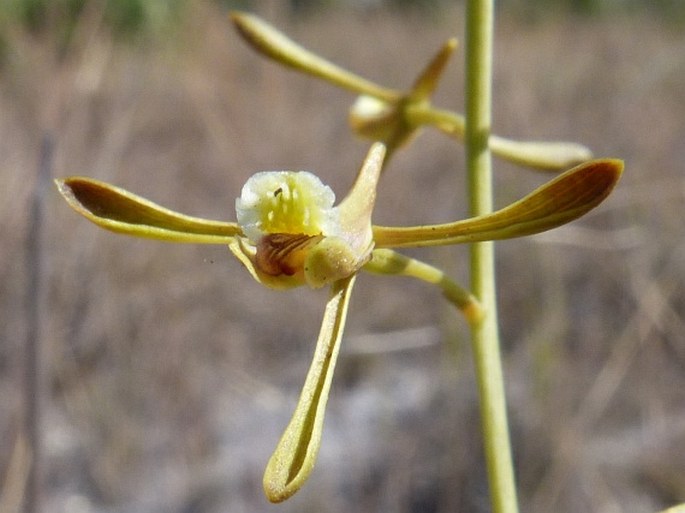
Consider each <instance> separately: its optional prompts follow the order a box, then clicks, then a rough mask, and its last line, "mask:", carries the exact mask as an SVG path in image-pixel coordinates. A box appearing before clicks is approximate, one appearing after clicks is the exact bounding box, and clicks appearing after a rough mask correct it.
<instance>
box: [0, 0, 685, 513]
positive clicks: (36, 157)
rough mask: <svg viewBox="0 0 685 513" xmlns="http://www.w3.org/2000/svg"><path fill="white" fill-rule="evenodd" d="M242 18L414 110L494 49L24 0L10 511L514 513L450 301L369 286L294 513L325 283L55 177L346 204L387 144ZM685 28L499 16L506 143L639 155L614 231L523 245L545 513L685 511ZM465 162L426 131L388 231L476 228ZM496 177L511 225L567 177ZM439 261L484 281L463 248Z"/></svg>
mask: <svg viewBox="0 0 685 513" xmlns="http://www.w3.org/2000/svg"><path fill="white" fill-rule="evenodd" d="M230 8H242V9H249V10H252V11H254V12H256V13H258V14H260V15H262V16H263V17H265V18H266V19H267V20H269V21H271V22H272V23H274V24H276V25H277V26H278V27H280V28H281V29H283V30H284V31H285V32H287V33H288V34H289V35H291V36H292V37H293V38H294V39H296V40H298V41H299V42H301V43H303V44H304V45H305V46H307V47H309V48H311V49H313V50H315V51H317V52H318V53H320V54H322V55H324V56H326V57H328V58H330V59H331V60H333V61H335V62H337V63H339V64H341V65H344V66H346V67H348V68H349V69H352V70H354V71H356V72H359V73H361V74H362V75H364V76H367V77H368V78H370V79H372V80H375V81H377V82H379V83H382V84H385V85H388V86H391V87H396V88H405V87H408V86H409V85H410V84H411V82H412V81H413V79H414V76H415V74H416V73H417V72H418V71H419V70H420V69H421V67H422V66H423V64H424V63H425V61H426V60H427V59H428V58H429V57H430V56H431V55H432V53H433V52H434V51H435V50H436V49H437V48H438V47H439V46H440V45H441V44H442V43H443V41H444V40H446V39H447V38H448V37H451V36H457V37H458V38H459V39H463V32H464V26H463V2H457V3H456V5H455V4H453V3H451V2H447V1H444V2H437V1H429V0H423V1H420V2H408V1H400V0H396V1H390V0H387V1H381V0H376V1H373V0H358V1H353V0H349V1H342V0H340V1H334V0H328V1H319V2H314V1H311V2H305V1H294V0H293V1H291V2H285V1H277V0H272V1H253V2H247V1H245V2H240V3H238V2H228V1H223V2H210V1H199V0H198V1H191V0H167V1H162V0H102V1H95V0H3V2H2V3H0V179H1V182H0V183H1V186H0V240H1V241H2V242H1V247H2V250H1V251H0V284H1V285H0V511H1V512H2V513H13V512H15V511H21V510H22V509H21V508H22V507H24V508H25V511H29V513H34V512H37V511H50V512H52V513H101V512H102V513H104V512H107V513H137V512H140V513H147V512H160V511H163V512H168V513H218V512H229V511H230V512H248V511H249V512H270V511H277V510H278V511H282V512H291V511H300V512H301V511H317V512H342V511H359V512H371V511H387V512H402V513H405V512H406V513H424V512H425V513H433V512H435V513H442V512H455V511H464V512H467V511H468V512H486V511H489V505H488V498H487V484H486V480H485V471H484V463H483V455H482V450H481V437H480V433H479V412H478V402H477V394H476V389H475V385H474V375H473V368H472V360H471V352H470V348H469V341H468V331H467V329H466V326H465V323H464V322H463V320H462V319H461V318H460V317H459V315H457V314H456V313H455V312H454V311H453V310H452V309H451V308H450V307H449V306H448V305H447V304H446V302H445V301H444V300H443V299H442V298H441V296H440V294H439V293H438V292H437V291H436V290H433V289H431V288H430V287H429V286H427V285H424V284H422V283H418V282H413V281H410V280H405V279H401V278H384V277H376V276H371V275H363V276H361V278H360V279H359V280H358V281H357V286H356V290H355V294H354V295H353V299H352V305H351V310H350V313H349V316H348V327H347V330H346V335H345V340H344V341H343V348H342V353H341V357H340V361H339V364H338V368H337V370H336V376H335V379H334V385H333V390H332V394H331V398H330V401H329V407H328V414H327V419H326V426H325V431H324V439H323V446H322V448H321V453H320V457H319V461H318V463H317V466H316V468H315V471H314V473H313V475H312V477H311V479H310V481H309V482H308V483H307V485H306V486H305V487H304V488H303V489H302V490H301V491H300V492H299V493H298V494H297V495H296V496H295V497H293V498H292V499H291V500H289V501H288V502H286V503H285V504H283V505H279V506H274V505H271V504H269V503H268V502H267V501H266V499H265V498H264V496H263V493H262V490H261V476H262V472H263V469H264V466H265V464H266V461H267V459H268V457H269V455H270V453H271V451H272V450H273V448H274V447H275V444H276V442H277V439H278V437H279V436H280V434H281V432H282V430H283V428H284V427H285V425H286V424H287V422H288V420H289V416H290V414H291V413H292V410H293V407H294V405H295V402H296V400H297V396H298V393H299V390H300V387H301V385H302V382H303V377H304V374H305V373H306V369H307V367H308V365H309V362H310V357H311V353H312V351H313V344H314V341H315V339H316V334H317V332H318V328H319V322H320V319H321V315H322V311H323V304H324V301H325V297H326V293H325V291H309V290H305V289H297V290H294V291H289V292H274V291H270V290H267V289H265V288H262V287H261V286H259V285H258V284H256V283H255V282H254V281H253V280H252V279H251V278H250V277H249V276H248V274H247V273H246V272H245V271H244V269H242V268H241V266H240V265H239V264H238V262H237V261H236V260H235V259H234V258H233V257H232V256H231V255H230V254H229V252H228V250H227V249H226V248H224V247H215V246H194V245H173V244H165V243H162V242H154V241H146V240H137V239H133V238H128V237H125V236H120V235H115V234H111V233H108V232H104V231H102V230H100V229H98V228H96V227H95V226H93V225H91V224H90V223H88V222H87V221H85V220H84V219H82V218H80V217H78V216H77V215H76V214H75V213H73V212H72V211H71V210H70V209H69V208H68V207H67V206H66V204H65V203H64V202H63V201H62V200H61V198H59V197H58V195H57V193H56V190H55V188H54V187H53V186H52V184H51V183H50V182H49V180H48V179H47V178H48V177H62V176H68V175H86V176H90V177H95V178H98V179H102V180H106V181H109V182H111V183H114V184H117V185H120V186H123V187H125V188H127V189H129V190H131V191H134V192H136V193H138V194H140V195H142V196H145V197H147V198H150V199H152V200H154V201H156V202H158V203H161V204H163V205H165V206H168V207H170V208H173V209H175V210H179V211H182V212H186V213H189V214H194V215H198V216H203V217H207V218H214V219H226V220H231V219H233V218H234V217H233V216H234V200H235V198H236V197H237V196H238V195H239V192H240V188H241V187H242V184H243V183H244V182H245V180H246V179H247V178H248V177H249V176H250V175H251V174H253V173H254V172H256V171H260V170H273V169H305V170H310V171H314V172H316V173H317V174H318V175H319V176H320V177H321V178H322V179H323V180H324V181H325V182H327V183H329V184H330V185H331V186H332V187H333V188H334V190H336V191H338V196H339V197H340V196H342V194H343V193H344V191H346V190H347V188H348V187H349V185H350V184H351V182H352V179H353V177H354V175H355V173H356V170H357V167H358V166H359V164H360V162H361V160H362V158H363V156H364V155H365V153H366V150H367V148H368V143H367V142H365V141H361V140H359V139H356V138H355V137H354V136H352V135H351V134H350V131H349V129H348V127H347V123H346V116H347V109H348V107H349V106H350V104H351V103H352V101H353V98H352V97H351V96H350V95H349V94H348V93H346V92H344V91H341V90H338V89H335V88H334V87H332V86H330V85H328V84H325V83H322V82H317V81H315V80H313V79H309V78H306V77H303V76H300V75H297V74H295V73H292V72H290V71H287V70H285V69H283V68H281V67H279V66H277V65H275V64H273V63H271V62H266V61H264V60H262V59H261V58H259V57H258V56H257V55H256V54H254V53H253V52H252V51H251V50H250V49H249V48H247V47H246V45H245V44H244V43H243V42H242V40H240V39H239V37H238V36H237V34H236V33H235V32H234V31H233V29H232V27H231V25H230V23H229V21H228V17H227V12H228V10H229V9H230ZM684 28H685V4H684V3H683V2H680V1H679V0H671V1H667V0H661V1H646V0H645V1H639V0H634V1H628V0H625V1H620V0H614V1H611V0H604V1H602V0H575V1H573V0H558V1H545V2H543V1H540V0H511V1H508V2H500V4H499V5H498V13H497V33H496V53H497V55H496V62H495V84H494V102H495V105H494V124H495V132H496V133H498V134H499V135H503V136H509V137H514V138H519V139H562V140H571V141H577V142H581V143H584V144H586V145H588V146H590V147H591V148H592V149H593V150H594V151H595V153H596V155H598V156H608V157H620V158H623V159H625V161H626V173H625V175H624V178H623V180H622V182H621V183H620V184H619V187H618V188H617V190H616V191H615V192H614V194H613V195H612V196H611V197H610V198H609V199H608V200H607V201H606V202H605V203H604V204H603V205H602V206H600V207H599V208H598V209H597V210H595V211H593V212H592V213H591V214H590V215H588V216H587V217H585V218H583V219H582V220H579V221H577V222H575V223H573V224H572V225H570V226H567V227H563V228H560V229H558V230H555V231H553V232H550V233H548V234H543V235H539V236H535V237H531V238H527V239H521V240H513V241H507V242H502V243H498V273H499V285H500V296H499V304H500V313H501V321H502V324H501V332H502V340H503V344H504V347H503V352H504V358H505V371H506V378H507V386H508V394H509V400H510V403H509V404H510V413H511V422H512V432H513V433H512V435H513V446H514V451H515V461H516V467H517V476H518V485H519V493H520V501H521V508H522V511H526V512H531V513H532V512H535V513H548V512H551V511H554V512H558V513H560V512H579V511H591V512H618V511H621V512H652V511H657V510H659V509H663V508H665V507H667V506H668V505H672V504H675V503H677V502H683V501H685V457H684V456H683V455H685V335H684V334H685V292H684V291H685V228H684V223H683V220H684V219H683V217H684V214H683V212H685V209H684V207H685V201H684V199H685V174H684V173H683V162H685V142H684V141H685V31H684V30H683V29H684ZM462 85H463V53H461V52H458V53H457V55H456V57H455V58H454V60H453V62H452V63H451V65H450V68H449V69H448V71H447V73H446V78H445V79H444V81H443V83H442V85H441V87H440V90H439V92H438V94H437V96H436V100H435V102H436V104H437V105H439V106H441V107H446V108H452V109H454V110H458V111H461V110H462V104H463V97H462V91H461V89H462ZM463 160H464V154H463V149H462V147H461V146H459V145H458V144H455V143H454V142H453V141H450V140H448V139H446V138H445V137H443V136H442V135H440V134H438V133H434V132H432V131H425V132H423V133H422V134H421V135H420V136H419V137H418V138H417V139H416V140H415V141H414V143H413V144H412V145H411V146H409V147H408V148H407V149H405V150H404V151H402V152H400V153H398V154H397V155H396V157H395V158H394V160H393V162H392V164H391V167H390V169H389V170H388V173H387V175H386V176H385V177H384V181H383V182H382V184H381V190H380V197H379V202H378V205H377V209H376V219H375V220H376V222H377V223H379V224H421V223H429V222H441V221H449V220H453V219H458V218H461V217H464V216H465V215H466V207H465V193H464V169H463ZM495 166H496V182H497V183H496V187H497V189H496V190H497V198H496V203H497V205H498V206H504V205H506V204H507V203H509V202H511V201H514V200H515V199H518V198H519V197H521V196H523V195H524V194H526V193H527V192H529V191H530V190H532V189H533V188H535V187H536V186H538V185H539V184H541V183H543V182H544V181H546V180H547V179H548V178H549V177H548V176H545V175H543V174H540V173H536V172H532V171H527V170H523V169H520V168H517V167H515V166H513V165H510V164H508V163H505V162H502V161H495ZM40 177H42V178H40ZM410 254H412V255H417V256H420V257H421V258H422V259H425V260H427V261H429V262H432V263H435V264H437V265H440V266H443V267H444V268H445V269H447V270H449V272H450V274H451V275H452V276H454V277H455V278H456V279H457V280H458V281H461V282H462V283H467V282H468V275H467V252H466V248H464V247H453V248H438V249H425V250H421V251H415V252H411V253H410ZM26 426H28V428H27V427H26ZM36 439H40V440H42V443H41V445H40V446H39V447H38V448H37V450H38V452H34V450H32V449H36V448H35V447H33V441H34V440H36ZM34 456H35V458H34ZM33 459H35V460H37V461H38V467H37V468H34V469H35V470H36V472H37V475H38V479H34V478H33V477H32V476H33V474H32V473H31V463H30V462H31V461H32V460H33ZM24 497H27V498H28V499H26V501H27V502H26V501H25V500H24ZM37 497H40V498H41V501H39V502H35V500H36V498H37ZM32 501H34V502H32ZM37 506H42V508H41V507H37Z"/></svg>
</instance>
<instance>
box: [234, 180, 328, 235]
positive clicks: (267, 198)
mask: <svg viewBox="0 0 685 513" xmlns="http://www.w3.org/2000/svg"><path fill="white" fill-rule="evenodd" d="M334 202H335V194H334V193H333V191H332V190H331V188H330V187H328V186H326V185H324V184H323V183H322V182H321V180H319V178H318V177H317V176H315V175H313V174H312V173H309V172H307V171H299V172H295V171H265V172H261V173H257V174H255V175H253V176H252V177H251V178H250V179H249V180H248V181H247V183H246V184H245V185H244V187H243V190H242V193H241V195H240V198H238V199H237V200H236V205H235V207H236V213H237V218H238V224H239V225H240V227H241V228H242V230H243V232H244V233H245V235H246V236H247V237H248V239H250V241H251V242H252V243H254V244H256V243H257V242H259V240H260V239H261V238H262V237H263V236H265V235H269V234H277V233H287V234H303V235H321V234H323V235H327V234H332V233H335V232H336V231H337V228H338V220H337V211H336V209H334V208H333V203H334Z"/></svg>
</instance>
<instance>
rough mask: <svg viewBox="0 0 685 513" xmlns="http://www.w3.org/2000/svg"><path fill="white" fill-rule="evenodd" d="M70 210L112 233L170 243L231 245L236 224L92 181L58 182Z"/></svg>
mask: <svg viewBox="0 0 685 513" xmlns="http://www.w3.org/2000/svg"><path fill="white" fill-rule="evenodd" d="M55 183H56V184H57V188H58V189H59V192H60V193H61V194H62V196H64V199H66V200H67V202H68V203H69V205H70V206H71V208H73V209H74V210H76V212H78V213H79V214H81V215H83V216H84V217H86V218H87V219H89V220H90V221H92V222H93V223H95V224H96V225H98V226H100V227H101V228H105V229H107V230H111V231H113V232H118V233H123V234H126V235H135V236H137V237H145V238H149V239H158V240H165V241H171V242H194V243H202V244H228V243H229V242H230V241H231V240H233V238H234V236H235V235H240V234H241V233H242V232H241V230H240V228H239V227H238V225H237V224H235V223H225V222H221V221H210V220H207V219H201V218H199V217H191V216H186V215H184V214H180V213H178V212H174V211H172V210H169V209H166V208H164V207H161V206H159V205H157V204H155V203H153V202H151V201H148V200H146V199H144V198H141V197H140V196H136V195H135V194H132V193H130V192H128V191H126V190H124V189H120V188H119V187H115V186H113V185H109V184H107V183H104V182H100V181H98V180H94V179H92V178H81V177H71V178H66V179H63V180H55Z"/></svg>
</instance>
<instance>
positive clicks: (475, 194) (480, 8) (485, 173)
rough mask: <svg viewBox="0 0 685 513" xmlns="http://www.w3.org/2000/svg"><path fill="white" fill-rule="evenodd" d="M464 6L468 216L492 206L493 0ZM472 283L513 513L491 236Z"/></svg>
mask: <svg viewBox="0 0 685 513" xmlns="http://www.w3.org/2000/svg"><path fill="white" fill-rule="evenodd" d="M466 5H467V7H466V131H465V145H466V165H467V173H468V191H469V207H470V211H471V215H472V216H479V215H484V214H488V213H490V212H492V163H491V156H490V150H489V148H488V139H489V137H490V130H491V117H492V116H491V106H492V89H491V83H492V55H493V31H494V0H469V1H468V2H467V4H466ZM471 280H472V284H471V289H472V291H473V293H474V294H475V296H476V297H477V298H478V299H479V301H480V302H481V304H482V305H483V308H484V309H485V317H484V318H483V320H482V322H481V323H479V324H478V325H476V326H475V327H474V328H473V330H472V343H473V352H474V358H475V366H476V377H477V380H478V390H479V394H480V406H481V422H482V430H483V440H484V446H485V458H486V466H487V472H488V481H489V484H490V496H491V502H492V511H493V513H516V512H517V511H518V504H517V498H516V487H515V482H514V470H513V464H512V457H511V442H510V440H509V428H508V421H507V409H506V397H505V389H504V378H503V371H502V358H501V355H500V348H499V345H500V344H499V332H498V320H497V304H496V293H495V292H496V289H495V254H494V244H493V243H492V242H479V243H475V244H472V246H471Z"/></svg>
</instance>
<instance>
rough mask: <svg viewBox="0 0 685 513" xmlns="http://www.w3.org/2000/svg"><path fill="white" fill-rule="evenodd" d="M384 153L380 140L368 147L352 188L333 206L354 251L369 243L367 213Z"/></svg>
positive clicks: (369, 212) (372, 199) (368, 213)
mask: <svg viewBox="0 0 685 513" xmlns="http://www.w3.org/2000/svg"><path fill="white" fill-rule="evenodd" d="M385 153H386V149H385V145H383V144H382V143H375V144H373V146H371V148H370V149H369V152H368V154H367V155H366V159H365V160H364V163H363V164H362V166H361V168H360V170H359V174H358V175H357V179H356V180H355V182H354V184H353V185H352V189H351V190H350V192H349V193H348V194H347V196H346V197H345V199H343V200H342V201H341V202H340V205H339V206H338V207H337V208H338V210H339V213H340V225H341V226H342V227H343V228H344V230H345V238H346V239H347V240H348V242H349V243H350V244H351V245H352V247H353V248H354V249H355V250H358V251H363V250H365V249H366V247H367V246H369V245H370V244H371V235H372V234H371V214H372V212H373V207H374V204H375V201H376V187H377V186H378V180H379V178H380V176H381V171H382V170H383V159H384V157H385Z"/></svg>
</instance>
